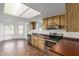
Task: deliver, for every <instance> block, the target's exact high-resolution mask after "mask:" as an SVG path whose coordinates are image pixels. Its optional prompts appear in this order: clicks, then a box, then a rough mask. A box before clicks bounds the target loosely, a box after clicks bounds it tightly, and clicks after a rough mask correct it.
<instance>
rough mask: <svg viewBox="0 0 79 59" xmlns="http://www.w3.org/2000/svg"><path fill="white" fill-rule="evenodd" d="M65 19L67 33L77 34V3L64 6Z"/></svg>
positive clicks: (78, 23) (78, 7) (78, 19)
mask: <svg viewBox="0 0 79 59" xmlns="http://www.w3.org/2000/svg"><path fill="white" fill-rule="evenodd" d="M66 19H67V26H68V29H67V30H68V31H69V32H79V3H67V4H66Z"/></svg>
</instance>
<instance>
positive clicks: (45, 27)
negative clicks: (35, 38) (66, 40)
mask: <svg viewBox="0 0 79 59" xmlns="http://www.w3.org/2000/svg"><path fill="white" fill-rule="evenodd" d="M43 26H44V29H47V28H48V19H47V18H45V19H43Z"/></svg>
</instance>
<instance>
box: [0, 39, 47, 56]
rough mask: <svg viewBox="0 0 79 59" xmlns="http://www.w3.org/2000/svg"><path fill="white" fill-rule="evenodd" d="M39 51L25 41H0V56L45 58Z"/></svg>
mask: <svg viewBox="0 0 79 59" xmlns="http://www.w3.org/2000/svg"><path fill="white" fill-rule="evenodd" d="M45 55H46V54H45V53H44V52H42V51H40V50H39V49H36V48H34V47H32V46H31V45H28V44H27V40H25V39H13V40H6V41H0V56H45Z"/></svg>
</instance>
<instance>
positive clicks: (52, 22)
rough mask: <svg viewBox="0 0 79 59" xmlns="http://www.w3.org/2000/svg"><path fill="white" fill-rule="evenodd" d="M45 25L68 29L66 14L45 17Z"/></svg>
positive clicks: (48, 27) (50, 27)
mask: <svg viewBox="0 0 79 59" xmlns="http://www.w3.org/2000/svg"><path fill="white" fill-rule="evenodd" d="M43 25H44V28H45V29H52V28H55V27H56V28H61V29H64V30H67V28H66V26H67V24H66V19H65V15H58V16H54V17H49V18H45V19H43Z"/></svg>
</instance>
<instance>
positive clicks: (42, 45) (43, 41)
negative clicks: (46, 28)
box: [39, 38, 45, 51]
mask: <svg viewBox="0 0 79 59" xmlns="http://www.w3.org/2000/svg"><path fill="white" fill-rule="evenodd" d="M44 46H45V40H44V39H43V38H39V49H41V50H43V51H44Z"/></svg>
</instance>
